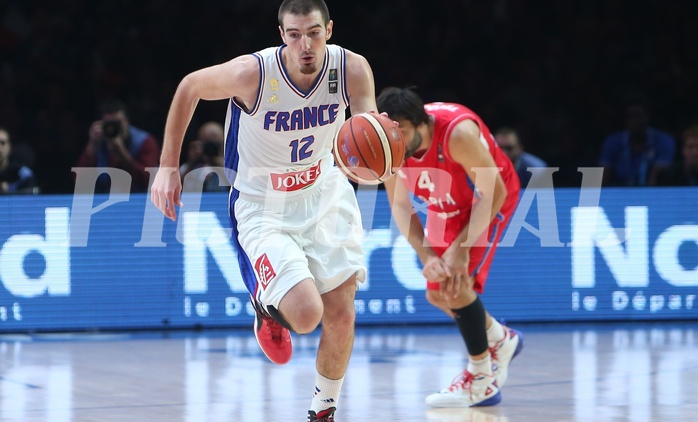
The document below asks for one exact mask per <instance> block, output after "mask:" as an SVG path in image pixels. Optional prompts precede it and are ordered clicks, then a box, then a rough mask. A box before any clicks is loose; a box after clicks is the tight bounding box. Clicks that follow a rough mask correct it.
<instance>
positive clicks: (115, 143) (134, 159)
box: [75, 100, 160, 193]
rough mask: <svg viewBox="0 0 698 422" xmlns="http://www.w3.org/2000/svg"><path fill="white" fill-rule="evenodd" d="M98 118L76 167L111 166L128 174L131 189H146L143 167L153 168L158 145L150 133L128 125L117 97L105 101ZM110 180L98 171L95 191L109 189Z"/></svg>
mask: <svg viewBox="0 0 698 422" xmlns="http://www.w3.org/2000/svg"><path fill="white" fill-rule="evenodd" d="M100 111H101V115H102V119H101V120H97V121H96V122H93V123H92V125H91V126H90V130H89V140H88V142H87V146H86V147H85V149H84V150H83V152H82V155H81V156H80V158H79V159H78V162H77V163H76V164H75V166H76V167H112V168H118V169H122V170H125V171H126V172H128V173H129V174H130V175H131V192H147V190H148V182H149V180H150V173H148V172H147V171H146V170H145V169H146V168H147V167H157V166H158V161H159V156H160V145H159V144H158V142H157V141H156V140H155V137H153V135H151V134H149V133H148V132H145V131H144V130H141V129H138V128H137V127H135V126H133V125H131V124H130V123H129V120H128V116H127V114H126V107H125V106H124V104H123V103H122V102H120V101H118V100H108V101H105V102H104V103H103V104H102V106H101V109H100ZM110 185H111V182H110V179H109V176H108V175H107V174H102V175H101V176H100V177H99V178H98V179H97V186H96V187H95V192H96V193H104V192H109V190H110Z"/></svg>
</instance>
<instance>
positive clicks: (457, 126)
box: [377, 87, 523, 407]
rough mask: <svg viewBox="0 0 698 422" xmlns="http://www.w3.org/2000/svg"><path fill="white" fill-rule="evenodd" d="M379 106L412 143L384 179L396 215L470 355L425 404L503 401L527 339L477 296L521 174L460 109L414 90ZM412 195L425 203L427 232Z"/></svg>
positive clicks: (388, 93)
mask: <svg viewBox="0 0 698 422" xmlns="http://www.w3.org/2000/svg"><path fill="white" fill-rule="evenodd" d="M377 102H378V110H379V111H380V112H385V113H387V114H388V116H390V117H391V118H392V119H393V120H395V121H397V122H398V123H399V124H400V130H401V131H402V133H403V135H404V137H405V142H406V157H407V159H406V161H405V165H404V166H403V167H402V168H401V169H400V171H399V172H398V174H397V177H392V178H390V179H389V180H387V181H386V182H385V188H386V193H387V194H388V200H389V201H390V206H391V210H392V214H393V217H394V219H395V222H396V223H397V225H398V227H399V228H400V231H401V232H402V234H403V235H404V236H405V237H406V238H407V240H408V241H409V242H410V244H411V245H412V247H413V248H414V249H415V251H416V252H417V256H418V257H419V259H420V260H421V262H422V264H423V265H424V268H423V271H422V274H423V275H424V277H425V278H426V279H427V300H428V301H429V303H431V304H432V305H434V306H436V307H438V308H440V309H442V310H443V311H444V312H446V313H447V314H448V315H449V316H451V317H453V318H454V319H455V321H456V324H457V325H458V328H459V330H460V332H461V335H462V336H463V340H464V341H465V345H466V347H467V349H468V355H469V356H470V359H469V362H468V366H467V368H466V369H465V370H464V371H463V373H461V374H460V375H459V376H458V377H456V379H455V380H454V381H453V383H452V384H451V386H450V387H448V388H446V389H444V390H442V391H440V392H438V393H435V394H431V395H429V396H428V397H427V398H426V402H427V404H429V405H431V406H433V407H470V406H491V405H494V404H497V403H499V401H500V400H501V393H500V388H501V387H502V385H503V384H504V382H505V381H506V377H507V369H508V366H509V362H510V361H511V359H512V358H513V357H514V356H516V355H517V354H518V353H519V352H520V351H521V348H522V347H523V341H522V336H521V334H520V333H519V332H517V331H515V330H512V329H510V328H508V327H505V326H503V325H501V324H500V323H499V322H497V321H496V320H495V319H494V318H492V317H491V316H490V315H489V314H488V313H487V311H486V310H485V308H484V306H483V304H482V302H481V301H480V298H479V296H478V293H479V294H481V293H482V292H483V288H484V286H485V281H486V280H487V274H488V272H489V268H490V264H491V263H492V258H493V256H494V250H495V248H496V245H497V242H499V240H500V239H501V236H502V232H503V231H504V228H505V227H506V224H507V223H508V221H509V219H510V218H511V215H512V214H513V213H514V210H515V208H516V205H517V203H518V199H519V189H520V187H519V186H520V185H519V180H518V177H517V175H516V171H515V170H514V167H513V165H512V163H511V161H510V160H509V158H507V156H506V155H505V154H504V152H503V151H502V150H500V149H499V147H498V146H497V144H496V143H495V141H494V137H493V136H492V135H491V134H490V130H489V129H488V128H487V126H486V125H485V124H484V123H483V121H482V120H481V119H480V117H478V116H477V115H476V114H475V113H474V112H473V111H471V110H470V109H468V108H466V107H464V106H462V105H460V104H453V103H430V104H426V105H425V104H424V103H423V102H422V100H421V99H420V98H419V96H418V95H417V94H416V93H415V92H414V91H411V90H409V89H401V88H394V87H391V88H386V89H385V90H383V92H382V93H381V94H380V95H379V96H378V98H377ZM408 191H411V192H413V193H414V194H415V196H416V197H417V198H419V199H420V200H421V201H423V202H424V203H425V204H426V206H427V220H426V227H424V226H423V225H422V223H421V221H420V219H419V217H418V216H417V215H416V214H415V210H414V207H413V205H412V202H411V200H410V196H409V193H408Z"/></svg>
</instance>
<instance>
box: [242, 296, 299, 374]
mask: <svg viewBox="0 0 698 422" xmlns="http://www.w3.org/2000/svg"><path fill="white" fill-rule="evenodd" d="M250 301H251V302H252V307H253V308H254V310H255V315H254V336H255V338H257V343H259V347H260V348H261V349H262V351H263V352H264V354H265V355H266V356H267V358H269V360H270V361H272V362H274V363H276V364H279V365H283V364H285V363H287V362H288V361H289V360H291V355H292V354H293V344H292V343H291V331H290V330H288V329H287V328H284V327H283V326H282V325H281V324H279V323H278V322H276V320H275V319H274V318H272V317H271V315H269V313H268V312H267V311H266V310H265V309H264V307H263V306H262V305H261V304H260V303H259V302H257V301H256V300H255V299H254V298H253V297H252V296H250Z"/></svg>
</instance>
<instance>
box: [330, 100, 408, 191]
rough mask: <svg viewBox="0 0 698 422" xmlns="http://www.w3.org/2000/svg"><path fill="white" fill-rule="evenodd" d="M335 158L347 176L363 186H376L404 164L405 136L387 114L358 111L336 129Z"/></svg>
mask: <svg viewBox="0 0 698 422" xmlns="http://www.w3.org/2000/svg"><path fill="white" fill-rule="evenodd" d="M334 158H335V161H336V162H337V166H338V167H339V169H340V170H342V172H343V173H344V174H346V175H347V177H348V178H349V179H351V180H353V181H354V182H356V183H359V184H362V185H378V184H380V183H383V182H384V181H385V180H386V179H387V178H389V177H390V176H392V175H393V174H395V172H396V171H397V170H398V169H399V168H400V167H401V166H402V164H403V163H404V161H405V139H404V138H403V137H402V132H400V129H399V128H398V127H397V125H396V124H395V122H393V121H392V120H391V119H390V118H389V117H387V116H385V115H381V114H375V113H360V114H357V115H355V116H352V117H350V118H349V119H348V120H347V121H346V122H344V124H343V125H342V127H341V128H340V129H339V133H338V134H337V137H336V138H335V140H334Z"/></svg>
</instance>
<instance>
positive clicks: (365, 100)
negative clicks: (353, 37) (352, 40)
mask: <svg viewBox="0 0 698 422" xmlns="http://www.w3.org/2000/svg"><path fill="white" fill-rule="evenodd" d="M345 51H346V54H347V58H346V66H347V70H346V78H347V80H346V83H347V93H348V95H349V107H350V110H351V114H352V115H356V114H359V113H363V112H374V113H375V112H377V110H378V106H377V105H376V84H375V82H374V80H373V71H372V70H371V66H370V65H369V64H368V61H367V60H366V59H365V58H364V57H363V56H361V55H358V54H356V53H354V52H351V51H349V50H345Z"/></svg>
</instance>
